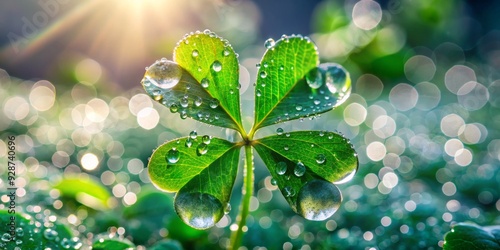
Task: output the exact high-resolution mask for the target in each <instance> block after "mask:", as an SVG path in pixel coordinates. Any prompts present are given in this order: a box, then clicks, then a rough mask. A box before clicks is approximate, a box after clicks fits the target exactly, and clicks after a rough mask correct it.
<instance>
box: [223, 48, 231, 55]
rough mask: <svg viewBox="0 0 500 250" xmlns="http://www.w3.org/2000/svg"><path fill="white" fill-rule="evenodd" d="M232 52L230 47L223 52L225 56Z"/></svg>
mask: <svg viewBox="0 0 500 250" xmlns="http://www.w3.org/2000/svg"><path fill="white" fill-rule="evenodd" d="M230 54H231V51H229V49H228V48H224V52H223V55H224V56H229V55H230Z"/></svg>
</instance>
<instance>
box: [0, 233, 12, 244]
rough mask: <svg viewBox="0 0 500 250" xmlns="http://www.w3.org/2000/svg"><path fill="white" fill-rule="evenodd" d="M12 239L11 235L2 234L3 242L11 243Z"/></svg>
mask: <svg viewBox="0 0 500 250" xmlns="http://www.w3.org/2000/svg"><path fill="white" fill-rule="evenodd" d="M11 239H12V237H11V236H10V234H9V233H4V234H2V241H3V242H9V241H10V240H11Z"/></svg>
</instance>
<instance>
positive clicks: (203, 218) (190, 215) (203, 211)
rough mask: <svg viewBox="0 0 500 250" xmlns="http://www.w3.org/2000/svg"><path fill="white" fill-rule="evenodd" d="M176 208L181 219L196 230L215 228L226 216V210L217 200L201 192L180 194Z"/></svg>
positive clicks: (176, 198) (176, 200) (176, 199)
mask: <svg viewBox="0 0 500 250" xmlns="http://www.w3.org/2000/svg"><path fill="white" fill-rule="evenodd" d="M174 207H175V211H176V212H177V214H178V215H179V217H180V218H181V219H182V220H183V221H184V222H185V223H186V224H188V225H190V226H191V227H194V228H196V229H207V228H209V227H213V226H214V225H215V223H217V222H218V221H219V220H220V219H221V218H222V216H224V208H223V206H222V203H221V202H220V201H219V200H218V199H217V198H215V197H214V196H212V195H210V194H202V193H199V192H196V193H178V194H177V196H176V197H175V204H174Z"/></svg>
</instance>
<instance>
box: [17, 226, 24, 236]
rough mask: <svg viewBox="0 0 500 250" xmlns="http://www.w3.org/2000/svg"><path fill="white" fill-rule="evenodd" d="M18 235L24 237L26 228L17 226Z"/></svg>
mask: <svg viewBox="0 0 500 250" xmlns="http://www.w3.org/2000/svg"><path fill="white" fill-rule="evenodd" d="M16 235H17V236H19V237H23V236H24V230H23V229H22V228H20V227H18V228H16Z"/></svg>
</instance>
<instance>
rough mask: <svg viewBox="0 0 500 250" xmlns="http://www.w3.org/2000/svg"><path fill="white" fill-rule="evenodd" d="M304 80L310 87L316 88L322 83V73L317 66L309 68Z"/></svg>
mask: <svg viewBox="0 0 500 250" xmlns="http://www.w3.org/2000/svg"><path fill="white" fill-rule="evenodd" d="M306 82H307V84H308V85H309V87H311V88H312V89H318V88H319V87H321V85H323V75H322V72H321V70H320V69H319V68H314V69H311V70H310V71H309V72H308V73H307V74H306Z"/></svg>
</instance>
